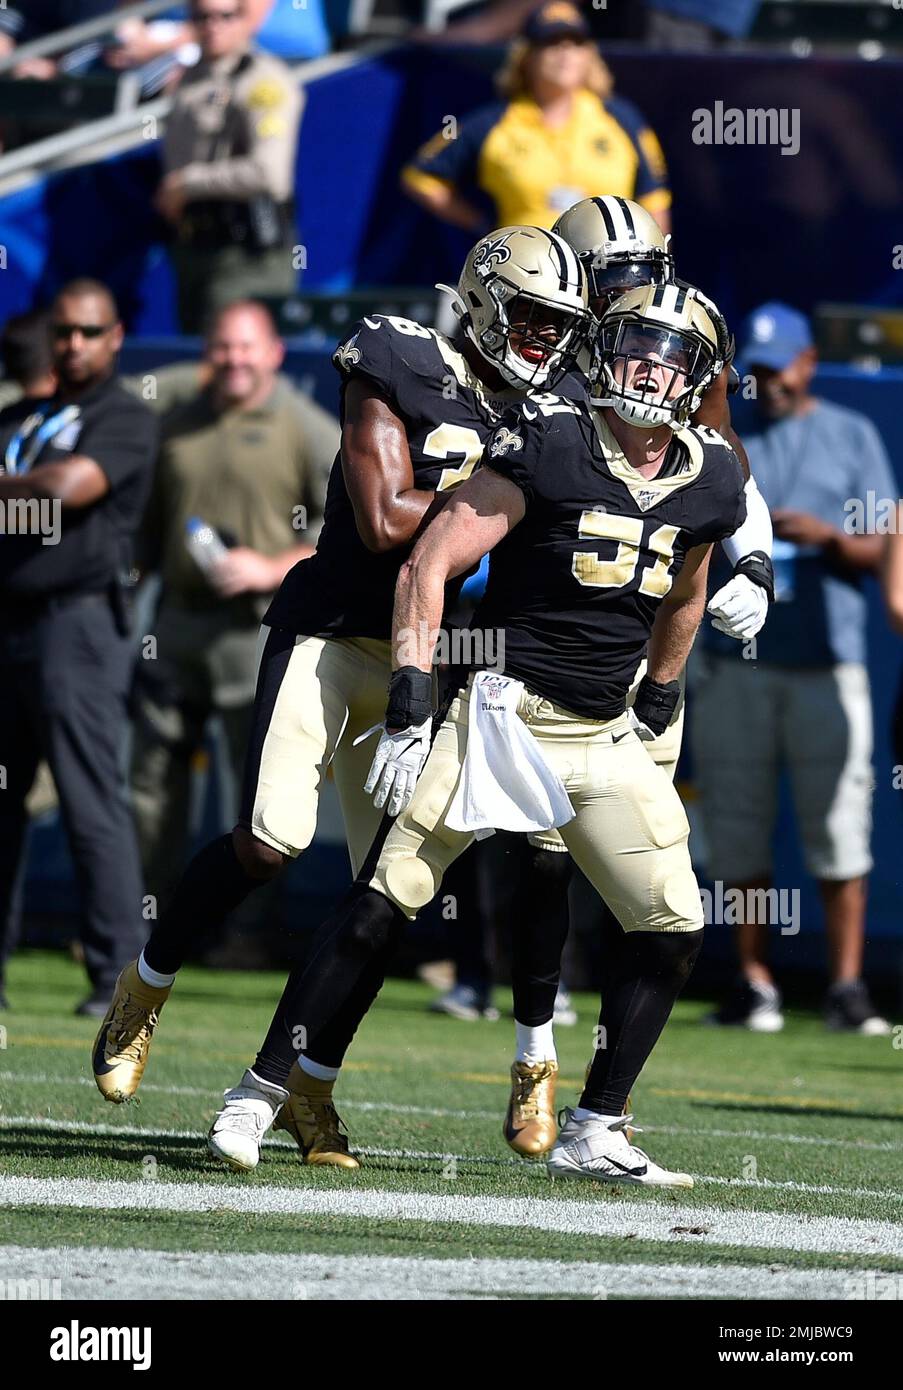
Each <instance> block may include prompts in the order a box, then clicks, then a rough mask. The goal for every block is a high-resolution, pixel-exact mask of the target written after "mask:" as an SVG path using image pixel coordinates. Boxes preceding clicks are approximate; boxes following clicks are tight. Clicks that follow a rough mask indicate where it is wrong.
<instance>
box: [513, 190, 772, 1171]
mask: <svg viewBox="0 0 903 1390" xmlns="http://www.w3.org/2000/svg"><path fill="white" fill-rule="evenodd" d="M553 230H554V231H556V232H557V233H558V234H559V236H561V237H563V238H564V240H565V241H567V242H568V244H569V245H570V246H571V248H572V249H573V250H574V251H575V252H576V254H577V257H578V259H579V260H580V262H581V264H582V265H583V268H584V271H585V273H586V277H587V289H588V296H589V306H590V310H591V312H592V313H593V314H594V315H595V316H596V317H597V318H601V317H602V315H603V314H604V313H605V311H606V310H607V309H608V308H609V307H610V306H611V305H612V304H613V303H614V302H615V301H616V300H617V299H618V298H619V297H620V296H621V295H623V294H625V293H626V292H627V291H628V290H631V289H635V288H638V287H641V286H644V285H653V286H655V285H666V284H671V283H681V282H678V281H676V280H675V277H676V269H675V264H674V258H673V256H672V254H671V251H670V247H669V239H668V238H666V237H665V236H664V235H663V234H662V232H661V229H660V228H659V227H658V225H657V223H656V222H655V220H654V218H652V217H650V215H649V213H648V212H646V210H645V209H644V208H642V207H640V205H639V204H638V203H635V202H632V201H631V200H630V199H629V198H619V197H612V196H604V197H597V198H585V199H583V200H582V201H581V202H579V203H575V204H574V206H573V207H571V208H568V210H567V211H566V212H564V213H562V215H561V217H559V219H558V221H557V222H556V223H555V226H554V228H553ZM695 295H696V298H697V299H698V300H699V301H700V302H701V303H702V304H703V305H704V307H705V308H706V310H707V311H708V313H709V316H710V317H711V318H712V321H713V323H714V324H715V327H716V330H717V336H718V356H719V358H720V360H721V361H722V362H723V363H724V364H725V365H724V366H723V368H722V370H721V371H720V372H719V373H717V374H716V376H715V378H714V380H713V381H712V383H711V385H710V386H709V387H708V388H707V389H706V391H705V392H704V393H703V394H702V397H701V399H700V403H699V407H698V409H697V410H696V411H695V413H694V415H693V421H692V422H693V424H697V425H708V426H710V427H711V428H714V429H717V430H718V432H719V433H720V434H722V435H723V436H724V438H726V439H727V440H728V441H729V443H730V444H731V445H732V447H733V449H734V451H735V452H736V453H737V455H738V457H739V459H740V462H741V465H742V466H743V469H744V473H745V475H746V479H747V481H746V487H745V492H746V507H747V518H746V521H745V522H744V524H743V526H742V527H741V528H740V530H739V531H738V532H737V533H736V534H735V535H734V536H730V537H728V538H727V539H726V540H725V541H724V542H723V550H724V552H725V554H726V556H727V558H728V560H729V561H730V563H731V565H732V566H733V567H734V573H733V576H732V577H731V578H730V579H729V580H728V582H727V583H726V584H724V585H723V586H722V587H721V588H720V589H719V590H718V592H717V593H716V594H715V595H714V596H713V597H712V599H711V600H710V602H709V604H708V612H709V614H710V616H711V618H712V620H713V622H714V624H715V626H716V627H717V628H718V629H719V630H720V631H721V632H724V633H725V634H726V635H727V636H729V637H734V638H736V639H737V640H738V641H748V640H749V639H750V638H751V637H754V636H755V634H756V633H757V632H758V631H759V630H760V628H761V626H762V624H763V623H764V621H765V617H766V614H767V611H768V603H769V599H770V596H771V595H772V594H773V582H772V571H771V561H770V556H771V548H772V533H771V518H770V516H769V513H768V508H767V507H766V505H765V501H764V499H763V498H762V495H761V493H760V492H759V490H758V488H757V487H756V484H755V479H753V478H752V477H751V476H750V474H749V467H748V463H747V460H746V453H745V450H744V449H743V446H742V444H741V442H740V440H739V439H738V438H737V435H736V434H735V433H734V431H733V429H732V427H731V418H730V406H729V404H728V395H729V392H730V390H731V389H732V386H736V385H738V384H739V378H738V377H737V374H736V372H735V371H734V368H733V366H732V365H731V360H732V358H733V340H732V338H731V335H730V333H729V331H728V328H727V325H726V323H725V322H724V319H723V317H722V316H721V314H720V312H719V311H718V309H717V307H716V306H715V305H714V304H712V303H711V301H710V300H708V299H706V298H704V296H702V295H701V294H700V292H699V291H698V290H696V291H695ZM578 363H579V365H578V369H577V370H575V371H572V372H571V373H569V374H568V377H567V379H566V380H564V381H563V382H562V383H561V384H560V385H559V386H558V388H557V390H558V394H559V395H562V396H571V395H573V396H575V398H576V399H578V400H579V399H582V398H583V397H584V396H585V394H586V374H587V373H588V372H589V348H588V347H586V348H585V349H584V350H583V351H582V352H581V354H580V358H579V359H578ZM572 384H573V385H575V386H576V389H575V390H571V389H570V387H571V386H572ZM644 674H645V664H644V663H641V664H640V666H639V668H638V670H637V673H636V675H635V677H634V682H633V687H632V690H631V694H630V695H629V696H628V701H629V700H630V699H632V697H633V694H634V693H635V692H636V690H637V688H638V686H639V683H640V681H641V680H642V678H643V675H644ZM683 687H684V675H683V673H682V674H681V691H680V698H679V699H678V701H677V704H676V706H675V709H674V713H673V715H672V717H671V720H670V722H669V724H668V727H667V728H666V729H665V730H664V732H663V733H662V734H661V735H660V736H659V737H657V738H655V739H653V740H652V741H651V742H650V743H649V745H648V752H649V754H650V756H651V757H652V759H653V760H654V761H655V762H656V763H658V765H659V766H660V767H661V768H663V769H664V771H665V772H666V773H667V774H668V776H669V777H671V778H673V777H674V774H675V772H676V770H677V763H678V759H679V757H680V747H681V741H682V737H683V723H684V690H683ZM528 838H529V841H530V846H531V850H530V852H529V853H528V855H527V858H526V861H525V865H524V868H523V871H522V873H521V875H520V878H519V882H518V887H517V891H516V895H515V901H514V903H513V905H512V917H513V919H514V920H516V921H517V922H518V931H517V932H515V933H514V934H513V935H512V940H511V985H512V993H513V996H514V1018H515V1030H516V1045H515V1054H514V1060H513V1062H512V1067H511V1093H510V1098H509V1103H508V1107H507V1111H506V1114H505V1118H504V1122H503V1133H504V1136H505V1139H506V1140H507V1142H508V1143H509V1144H510V1145H511V1147H512V1148H513V1149H514V1150H515V1151H517V1152H519V1153H523V1154H531V1155H536V1154H540V1153H544V1152H546V1151H547V1150H548V1149H550V1148H551V1146H552V1144H553V1143H554V1140H555V1135H556V1133H557V1126H556V1121H555V1116H556V1105H555V1088H556V1077H557V1072H558V1065H557V1054H556V1048H555V1039H554V1032H553V1014H554V1008H555V997H556V994H557V991H558V985H559V981H560V973H561V955H562V952H563V949H564V943H565V940H566V938H567V933H568V925H569V914H568V901H567V891H568V885H569V883H570V880H571V877H572V864H571V859H570V857H569V855H567V854H566V853H565V852H563V851H564V848H565V847H564V843H563V841H562V839H561V836H560V835H559V834H558V832H557V831H556V830H551V831H548V832H545V833H542V834H537V835H530V836H529V837H528ZM619 932H620V928H619V927H618V925H617V922H616V921H615V920H614V918H613V917H612V916H611V914H610V913H605V914H604V915H603V933H604V935H605V936H606V937H607V936H608V935H609V934H612V933H613V934H614V935H615V937H616V936H617V935H618V934H619Z"/></svg>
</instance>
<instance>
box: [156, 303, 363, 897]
mask: <svg viewBox="0 0 903 1390" xmlns="http://www.w3.org/2000/svg"><path fill="white" fill-rule="evenodd" d="M283 352H284V349H283V345H282V343H281V341H280V339H279V337H278V335H277V333H276V328H275V326H274V324H273V321H272V319H271V317H270V315H269V313H268V312H267V311H266V310H265V309H264V308H263V307H262V306H261V305H259V304H252V303H238V304H234V305H232V306H231V307H229V308H228V309H225V310H223V311H222V312H221V313H220V315H219V316H218V318H217V319H216V321H215V323H214V325H213V327H212V329H211V332H210V336H209V339H208V342H207V347H206V354H205V360H206V363H207V365H208V367H209V370H210V374H211V382H210V385H209V386H208V387H206V388H204V389H201V390H198V391H196V392H195V394H194V397H193V399H191V400H189V401H187V402H186V403H184V404H183V405H182V406H180V407H179V408H177V409H176V410H175V411H174V412H173V413H172V414H171V415H170V416H169V417H168V418H167V419H166V421H165V422H164V428H163V443H162V449H161V454H160V461H159V465H158V469H157V475H156V480H155V483H154V490H153V494H152V497H151V502H150V505H149V507H148V512H147V516H146V518H145V526H144V531H145V535H146V538H147V547H148V552H149V561H150V563H149V567H150V568H153V569H159V571H160V573H161V577H162V585H163V588H162V598H161V603H160V607H159V611H158V613H157V618H156V622H155V623H154V626H153V632H154V635H155V637H156V650H155V651H154V652H152V653H151V659H148V660H139V663H138V681H137V687H136V721H135V736H134V746H133V761H132V793H133V801H134V806H135V812H136V816H137V821H138V831H139V839H140V843H141V851H142V859H143V862H144V869H145V875H146V881H147V887H148V891H149V892H151V893H153V894H155V895H156V896H157V898H158V900H159V899H160V898H161V897H164V898H165V897H166V896H167V894H168V891H169V889H170V888H171V886H172V883H173V881H174V880H176V879H178V877H179V874H180V872H181V868H182V864H183V862H184V858H185V852H186V849H187V843H186V840H187V831H188V813H189V781H190V770H191V762H192V759H193V758H194V756H195V755H196V753H197V752H198V751H199V749H200V748H201V747H202V744H203V738H204V726H205V724H206V722H207V720H208V718H210V717H211V716H212V715H214V714H218V715H219V716H220V718H221V720H222V724H223V728H224V731H225V736H226V743H227V745H228V753H229V758H230V761H231V765H232V769H233V782H234V786H235V789H236V791H237V790H239V789H240V780H241V775H242V769H243V763H244V755H245V749H246V745H247V738H248V729H249V724H250V715H251V707H252V703H253V699H254V686H255V681H256V665H257V662H256V647H257V635H258V631H259V628H260V619H261V616H262V614H263V611H264V610H265V609H266V607H267V605H268V603H269V598H270V596H271V595H272V593H273V592H274V591H275V590H276V589H277V588H278V587H279V585H280V584H281V582H282V579H283V578H284V576H285V575H286V574H287V572H288V571H289V570H290V569H291V567H292V566H293V565H294V564H295V563H296V562H297V561H298V560H300V559H303V558H304V557H305V556H306V555H309V554H310V553H311V552H312V549H313V545H312V541H313V540H314V538H315V535H316V529H317V525H316V524H317V521H318V520H319V518H320V517H321V516H322V512H323V495H324V483H325V479H326V476H327V474H328V471H329V467H330V465H331V464H332V462H333V459H334V458H335V456H336V453H337V450H338V445H339V427H338V422H337V421H336V420H335V419H334V418H333V417H332V416H330V415H327V413H326V412H325V411H323V410H321V409H320V408H319V406H316V405H314V404H312V403H311V402H310V401H307V400H306V399H305V398H303V397H300V396H299V395H298V393H296V392H294V391H293V390H292V389H291V387H290V386H288V384H287V383H286V382H285V381H284V380H280V379H279V377H278V376H277V373H278V372H279V368H280V366H281V365H282V359H283ZM192 518H199V519H200V520H202V521H203V522H204V523H205V524H206V525H207V526H209V527H212V528H213V530H214V531H215V532H216V534H217V535H218V537H219V538H220V540H222V541H223V542H225V544H226V545H227V546H231V547H232V548H231V549H229V550H228V553H227V554H226V556H225V558H224V559H223V560H222V561H221V562H220V563H218V564H216V565H214V566H213V568H212V570H211V572H210V574H209V576H208V575H205V573H204V572H203V571H202V570H201V569H200V568H199V566H198V564H197V563H196V561H195V559H194V558H193V557H192V554H191V553H190V552H189V548H188V545H187V543H186V542H187V535H186V531H187V528H188V524H189V522H190V521H191V519H192ZM233 819H234V815H233V816H231V817H230V818H229V820H230V824H231V823H232V820H233Z"/></svg>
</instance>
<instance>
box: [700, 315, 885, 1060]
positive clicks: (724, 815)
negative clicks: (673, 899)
mask: <svg viewBox="0 0 903 1390" xmlns="http://www.w3.org/2000/svg"><path fill="white" fill-rule="evenodd" d="M741 358H742V359H743V362H744V365H745V366H746V367H748V368H751V369H752V371H753V373H754V375H755V381H756V391H757V394H756V400H757V405H758V409H759V412H760V414H761V415H762V417H763V426H762V430H761V432H760V433H759V434H757V435H755V436H753V437H752V438H748V439H746V440H745V441H744V442H745V444H746V450H747V453H748V455H749V462H750V466H751V468H752V471H753V473H754V475H755V477H756V480H757V482H758V485H759V488H760V490H761V492H762V493H763V495H764V497H765V500H766V502H767V503H768V505H769V507H770V509H771V516H772V523H773V525H774V534H775V541H774V568H775V599H776V601H775V603H774V605H773V606H772V609H771V612H770V614H769V617H768V621H767V622H766V624H765V627H764V628H763V630H762V632H761V633H760V634H759V636H758V637H757V638H755V639H754V645H753V644H750V645H747V646H744V647H742V648H740V649H739V652H738V651H737V644H736V643H733V644H730V643H729V642H728V639H726V638H725V639H720V638H719V636H718V634H717V633H715V632H714V631H713V629H712V628H711V627H710V626H709V625H708V624H707V625H706V627H705V630H704V632H705V643H706V647H707V648H708V652H707V656H706V659H705V661H704V663H701V666H702V669H701V671H700V673H699V677H700V678H699V683H698V689H697V690H696V694H695V700H694V702H693V711H694V723H693V750H694V755H695V758H696V765H697V771H698V781H699V789H700V797H701V812H702V818H703V825H704V828H705V833H706V837H707V841H708V848H709V874H710V877H712V878H713V879H715V880H719V881H722V882H723V883H724V885H725V890H727V887H728V885H730V887H735V888H740V889H741V890H745V891H746V892H747V894H748V893H749V891H750V890H752V891H753V892H755V890H764V889H768V888H769V886H770V884H771V877H772V840H773V835H774V827H775V819H776V816H777V808H778V790H779V779H780V775H781V772H782V770H786V771H787V772H788V774H789V778H790V783H791V788H792V793H793V800H794V806H795V810H796V818H797V824H798V828H799V834H800V837H801V839H802V844H803V851H804V857H805V862H806V867H807V869H808V870H809V872H810V873H811V874H813V876H814V877H815V878H816V879H817V880H818V885H819V890H820V894H821V899H822V904H823V907H824V913H825V922H826V928H827V941H828V958H829V969H830V979H831V987H830V989H829V992H828V995H827V999H826V1002H825V1016H826V1021H827V1023H828V1025H829V1026H830V1027H834V1028H845V1029H850V1030H856V1031H859V1032H867V1033H879V1032H886V1031H887V1025H886V1023H885V1022H884V1020H883V1019H880V1018H879V1017H878V1016H877V1015H876V1013H875V1009H874V1008H873V1006H872V1003H871V1000H870V998H869V995H868V991H867V990H866V987H865V985H864V983H863V981H862V979H861V971H862V954H863V944H864V938H865V909H866V882H867V875H868V873H869V870H870V869H871V865H872V860H871V855H870V845H869V841H870V832H871V808H872V792H873V772H872V765H871V755H872V709H871V697H870V691H869V682H868V673H867V670H866V665H865V661H866V618H867V614H866V599H865V595H864V593H863V578H864V576H865V575H866V574H869V573H872V572H874V571H875V570H876V569H877V568H878V565H879V564H880V560H881V550H882V545H883V541H884V537H883V536H877V535H868V534H850V531H851V529H852V528H850V527H849V518H850V508H849V502H850V500H851V499H855V498H860V499H862V501H863V505H865V503H866V501H867V498H868V495H869V492H870V491H872V492H873V494H874V496H876V497H878V498H886V497H891V498H893V497H896V495H897V494H896V487H895V484H894V481H893V476H892V473H891V470H890V467H889V464H888V460H887V456H886V454H885V451H884V446H883V444H882V442H881V439H880V437H879V435H878V433H877V431H876V430H875V428H874V426H873V425H872V424H871V422H870V421H869V420H867V419H866V418H865V417H864V416H863V415H860V414H858V413H857V412H855V411H852V410H847V409H844V408H842V407H840V406H837V405H833V404H831V403H829V402H828V401H824V400H821V399H819V398H818V397H817V396H813V395H812V393H811V390H810V387H811V383H812V378H813V375H814V373H815V368H816V353H815V348H814V347H813V345H812V337H811V333H810V330H809V325H808V322H807V321H806V319H805V318H804V317H803V315H802V314H799V313H797V312H796V311H795V310H794V309H790V308H788V307H787V306H786V305H784V304H778V303H773V304H765V305H763V306H762V307H761V308H760V309H758V310H756V312H755V313H754V314H753V315H752V316H751V318H750V321H749V325H748V327H747V330H746V334H745V341H744V342H742V343H741ZM729 647H732V648H733V650H729V649H728V648H729ZM744 658H745V659H744ZM744 902H745V903H746V905H747V911H746V912H745V913H744V914H743V920H742V922H741V924H740V925H739V928H738V947H739V954H740V968H741V971H742V977H741V981H740V983H739V985H738V987H737V989H736V990H735V991H734V993H733V994H732V995H731V996H730V998H729V999H728V1000H727V1001H726V1002H725V1004H724V1007H723V1008H722V1009H721V1010H720V1011H719V1012H718V1013H717V1014H716V1015H715V1016H714V1017H713V1019H712V1021H713V1022H718V1023H734V1024H745V1025H747V1026H748V1027H750V1028H753V1029H756V1030H758V1031H768V1032H772V1031H776V1030H777V1029H779V1028H780V1027H781V1026H782V1023H783V1018H782V1015H781V1012H780V996H779V994H778V991H777V989H776V988H775V985H774V981H773V979H772V976H771V972H770V970H769V968H768V964H767V938H768V922H767V920H763V914H762V912H761V908H762V905H763V904H764V902H765V899H763V898H762V897H761V895H760V896H759V897H758V898H753V897H751V896H747V897H746V898H745V899H744ZM751 906H752V907H754V908H755V910H754V911H750V910H749V909H750V907H751Z"/></svg>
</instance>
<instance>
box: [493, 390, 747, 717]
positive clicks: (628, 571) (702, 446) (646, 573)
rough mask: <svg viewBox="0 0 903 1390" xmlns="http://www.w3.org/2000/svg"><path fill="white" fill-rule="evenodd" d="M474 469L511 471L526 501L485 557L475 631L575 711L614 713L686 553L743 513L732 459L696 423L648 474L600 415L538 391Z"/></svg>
mask: <svg viewBox="0 0 903 1390" xmlns="http://www.w3.org/2000/svg"><path fill="white" fill-rule="evenodd" d="M483 466H484V467H490V468H493V469H495V470H496V471H497V472H499V473H501V474H502V475H503V476H504V477H506V478H510V480H511V481H512V482H513V483H515V484H516V485H517V486H518V487H519V488H520V490H521V492H522V493H523V494H524V499H525V501H526V506H527V510H526V515H525V516H524V519H523V520H522V521H521V522H520V523H519V525H517V526H516V527H514V529H513V530H512V531H511V532H510V533H509V534H508V535H507V536H506V537H505V539H504V540H503V541H502V542H501V543H500V544H499V545H498V546H496V548H495V550H493V552H492V554H491V556H490V561H489V579H488V583H487V585H486V592H485V594H484V596H483V599H482V600H481V602H480V605H479V607H478V609H477V612H476V613H475V615H474V617H473V621H472V626H473V627H474V628H479V629H483V630H485V629H493V630H496V631H497V632H498V634H499V641H501V640H502V638H503V639H504V658H503V660H504V670H505V674H506V675H510V676H515V677H516V678H517V679H518V680H522V681H523V682H524V683H525V684H526V685H527V686H529V688H530V689H531V690H532V691H534V692H535V693H536V694H538V695H541V696H543V697H544V698H545V699H548V700H552V701H554V702H555V703H556V704H558V705H561V706H563V708H565V709H567V710H570V711H571V712H572V713H574V714H577V715H581V716H583V717H585V718H589V719H611V718H614V717H615V716H616V715H617V714H619V713H621V711H622V710H623V709H624V706H625V698H626V695H627V692H628V690H629V689H630V685H631V682H632V681H633V678H634V676H635V675H636V671H637V668H638V666H639V664H640V661H641V660H642V659H643V657H644V655H645V652H646V644H647V642H648V640H649V634H650V632H651V629H652V623H653V619H654V618H655V614H656V610H657V609H658V606H659V604H660V603H661V601H662V599H663V598H664V596H665V595H666V594H667V593H668V591H669V590H670V588H671V586H672V584H673V583H674V579H675V577H676V575H677V574H678V573H679V571H680V569H681V567H682V565H683V563H684V561H685V559H686V556H687V552H688V551H689V550H691V549H693V547H695V546H698V545H702V544H703V543H705V542H709V541H718V540H722V539H723V538H724V537H725V536H729V535H730V534H731V533H732V532H733V531H735V530H736V529H737V527H738V526H739V525H741V523H742V522H743V520H744V518H745V515H746V501H745V497H744V492H743V482H744V480H743V474H742V472H741V469H740V464H739V461H738V459H737V456H736V455H735V453H734V452H733V450H732V449H731V448H730V446H729V445H728V444H727V443H726V442H725V441H724V440H723V439H722V438H721V436H720V435H719V434H716V433H715V431H713V430H709V429H705V428H702V427H699V426H691V427H688V428H686V429H683V430H680V431H678V432H676V433H675V436H674V439H673V440H672V442H671V446H670V448H669V451H668V453H667V455H666V457H665V461H664V464H663V466H662V468H661V470H660V472H659V474H658V475H657V476H656V477H655V478H651V479H647V478H644V477H642V476H641V475H640V474H639V473H638V472H637V471H636V470H635V469H634V468H632V467H631V465H630V464H629V463H628V462H627V460H626V458H625V457H624V454H623V453H622V451H621V449H620V447H619V446H618V443H617V440H616V439H615V437H614V435H613V434H612V432H611V430H610V429H609V428H608V426H607V425H606V423H605V419H604V415H603V413H602V412H601V411H597V410H593V409H592V408H591V407H590V406H589V405H588V404H587V403H586V402H580V401H577V400H565V399H564V398H558V399H556V398H554V397H548V396H546V397H541V398H539V399H531V400H528V401H525V402H523V403H522V404H520V405H519V406H517V407H516V408H515V409H514V410H513V411H511V412H510V413H509V414H508V415H507V416H506V417H505V420H504V421H503V422H502V424H501V425H500V426H499V428H498V429H497V430H496V431H495V433H494V434H493V436H492V438H491V439H490V440H489V443H488V445H487V448H486V453H485V455H484V459H483Z"/></svg>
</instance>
